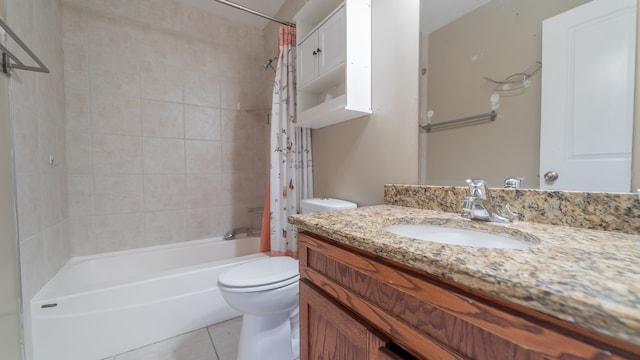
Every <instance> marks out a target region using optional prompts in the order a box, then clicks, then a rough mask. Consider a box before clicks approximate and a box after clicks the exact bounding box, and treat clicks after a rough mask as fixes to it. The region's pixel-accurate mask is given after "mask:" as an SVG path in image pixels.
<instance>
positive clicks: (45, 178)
mask: <svg viewBox="0 0 640 360" xmlns="http://www.w3.org/2000/svg"><path fill="white" fill-rule="evenodd" d="M41 186H42V226H43V227H44V228H48V227H50V226H53V225H55V224H57V223H59V222H60V221H61V220H62V210H61V201H60V176H59V175H57V174H48V173H45V174H42V185H41Z"/></svg>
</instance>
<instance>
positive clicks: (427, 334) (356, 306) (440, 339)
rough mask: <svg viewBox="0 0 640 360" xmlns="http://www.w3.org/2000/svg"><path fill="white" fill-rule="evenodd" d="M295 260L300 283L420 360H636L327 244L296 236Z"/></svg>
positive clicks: (584, 337)
mask: <svg viewBox="0 0 640 360" xmlns="http://www.w3.org/2000/svg"><path fill="white" fill-rule="evenodd" d="M299 257H300V274H301V278H303V279H304V281H306V282H308V283H309V284H312V285H313V286H314V287H315V288H317V289H319V291H321V292H323V293H325V294H327V295H328V296H329V297H331V298H332V299H334V300H335V301H336V302H338V303H340V304H342V305H343V306H345V307H346V308H348V309H350V310H351V311H352V312H353V313H355V314H356V315H357V316H359V317H360V318H361V319H363V321H365V322H366V323H368V324H369V325H370V326H371V327H372V328H374V329H376V330H377V331H379V332H380V333H382V334H384V336H386V337H388V338H389V339H391V341H393V342H395V343H397V344H399V345H400V346H401V347H402V348H405V349H407V350H409V351H410V352H411V353H412V354H413V355H415V356H416V357H418V358H421V359H467V358H468V359H488V360H497V359H509V360H511V359H561V358H570V359H625V358H632V357H633V355H632V354H627V353H625V352H624V351H622V350H618V349H616V348H615V346H613V345H610V344H607V342H606V339H604V340H603V339H599V338H590V337H589V336H588V331H587V330H585V333H586V334H587V335H585V333H581V332H578V331H572V330H569V329H566V328H561V327H558V326H557V324H553V323H550V322H547V321H545V320H544V319H538V318H532V316H531V314H528V313H527V314H524V313H521V312H519V311H518V310H517V306H514V308H509V307H508V306H505V304H502V303H494V302H492V301H490V300H488V299H486V298H481V297H479V296H476V295H477V294H471V293H468V292H465V291H464V290H462V289H458V288H455V287H453V286H452V285H451V284H447V283H439V282H438V281H437V280H436V279H433V278H429V277H428V276H426V275H423V274H419V273H416V272H412V271H411V270H410V269H406V268H402V267H401V266H395V264H393V263H391V262H389V261H387V260H384V259H382V258H377V257H375V256H373V255H370V254H367V253H364V252H361V251H358V250H356V249H352V248H347V247H346V246H344V245H342V244H338V243H336V242H334V241H331V240H330V239H326V238H322V237H316V236H312V234H309V233H304V234H303V233H301V234H299ZM514 309H516V310H514ZM541 317H542V318H544V316H542V315H541Z"/></svg>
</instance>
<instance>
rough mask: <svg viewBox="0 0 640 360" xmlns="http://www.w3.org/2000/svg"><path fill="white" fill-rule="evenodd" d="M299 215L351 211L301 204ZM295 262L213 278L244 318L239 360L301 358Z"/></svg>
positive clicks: (257, 263) (246, 266) (338, 203)
mask: <svg viewBox="0 0 640 360" xmlns="http://www.w3.org/2000/svg"><path fill="white" fill-rule="evenodd" d="M300 205H301V208H302V213H303V214H305V213H310V212H316V211H329V210H344V209H353V208H355V207H356V204H354V203H351V202H348V201H344V200H338V199H330V198H314V199H307V200H302V201H301V204H300ZM299 279H300V274H299V269H298V260H296V259H293V258H291V257H288V256H276V257H269V258H264V259H259V260H253V261H249V262H246V263H243V264H240V265H238V266H235V267H233V268H231V269H229V270H227V271H225V272H223V273H222V274H220V276H219V277H218V288H219V289H220V292H221V293H222V297H223V298H224V299H225V301H226V302H227V304H229V306H231V307H232V308H234V309H236V310H237V311H239V312H241V313H242V314H243V317H242V328H241V330H240V339H239V341H238V360H261V359H264V360H267V359H269V360H271V359H278V360H293V359H297V358H298V357H299V356H300V344H299V311H298V297H299V286H298V280H299Z"/></svg>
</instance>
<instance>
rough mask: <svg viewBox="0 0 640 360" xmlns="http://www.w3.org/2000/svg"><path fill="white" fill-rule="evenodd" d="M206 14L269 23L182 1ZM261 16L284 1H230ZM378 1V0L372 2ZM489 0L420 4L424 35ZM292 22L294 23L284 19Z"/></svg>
mask: <svg viewBox="0 0 640 360" xmlns="http://www.w3.org/2000/svg"><path fill="white" fill-rule="evenodd" d="M180 1H182V2H184V3H187V4H191V5H194V6H196V7H198V8H201V9H203V10H205V11H211V12H214V13H216V14H218V15H221V16H224V17H226V18H229V19H232V20H235V21H238V22H240V23H243V24H246V25H250V26H253V27H257V28H261V29H262V28H264V27H265V26H267V24H269V20H267V19H263V18H261V17H259V16H256V15H253V14H250V13H247V12H244V11H241V10H238V9H235V8H232V7H230V6H227V5H224V4H221V3H218V2H216V1H215V0H180ZM229 1H232V2H234V3H236V4H238V5H242V6H245V7H248V8H250V9H253V10H256V11H259V12H261V13H264V14H267V15H270V16H275V15H276V13H277V12H278V10H280V7H282V4H284V2H285V0H229ZM373 1H375V0H373ZM489 1H490V0H455V1H451V0H420V16H421V21H420V23H421V29H420V30H421V32H422V33H423V34H429V33H431V32H432V31H434V30H437V29H439V28H440V27H442V26H444V25H446V24H448V23H449V22H451V21H453V20H455V19H457V18H458V17H460V16H462V15H464V14H466V13H468V12H471V11H473V10H475V9H476V8H478V7H480V6H482V5H484V4H486V3H488V2H489ZM281 20H285V21H293V20H292V19H281Z"/></svg>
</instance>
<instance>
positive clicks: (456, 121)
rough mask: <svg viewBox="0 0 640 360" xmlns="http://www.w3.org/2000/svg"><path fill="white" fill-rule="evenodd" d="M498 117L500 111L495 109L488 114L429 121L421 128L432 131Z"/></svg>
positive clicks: (492, 119) (493, 119)
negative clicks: (497, 111)
mask: <svg viewBox="0 0 640 360" xmlns="http://www.w3.org/2000/svg"><path fill="white" fill-rule="evenodd" d="M497 117H498V113H496V112H495V110H493V111H491V112H490V113H486V114H478V115H472V116H467V117H463V118H459V119H454V120H448V121H443V122H438V123H435V124H432V123H428V124H426V125H420V128H421V129H423V130H425V131H426V132H431V131H436V130H440V129H445V128H450V127H455V126H462V125H471V124H474V123H477V122H480V121H482V120H490V121H495V120H496V118H497Z"/></svg>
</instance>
